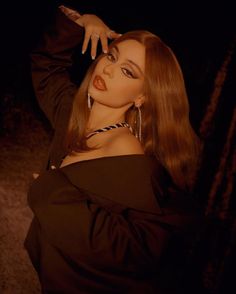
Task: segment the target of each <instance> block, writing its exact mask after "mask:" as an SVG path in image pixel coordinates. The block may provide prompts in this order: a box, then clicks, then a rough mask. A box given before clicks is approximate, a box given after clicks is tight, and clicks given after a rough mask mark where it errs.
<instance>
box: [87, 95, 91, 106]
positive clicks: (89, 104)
mask: <svg viewBox="0 0 236 294" xmlns="http://www.w3.org/2000/svg"><path fill="white" fill-rule="evenodd" d="M88 108H89V109H91V96H90V94H89V93H88Z"/></svg>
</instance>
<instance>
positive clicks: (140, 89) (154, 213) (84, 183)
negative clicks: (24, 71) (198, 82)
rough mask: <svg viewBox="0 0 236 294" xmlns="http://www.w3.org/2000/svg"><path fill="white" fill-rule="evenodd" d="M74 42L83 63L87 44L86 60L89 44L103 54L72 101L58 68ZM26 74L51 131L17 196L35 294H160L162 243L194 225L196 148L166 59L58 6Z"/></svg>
mask: <svg viewBox="0 0 236 294" xmlns="http://www.w3.org/2000/svg"><path fill="white" fill-rule="evenodd" d="M83 38H84V41H83V45H82V52H83V53H84V52H85V51H86V50H87V47H88V44H89V42H90V41H91V57H92V59H95V56H96V50H97V45H98V42H99V41H100V42H101V46H102V50H103V53H102V54H101V55H100V56H99V57H97V59H96V60H95V61H94V62H93V63H92V65H91V67H90V68H89V70H88V72H87V74H86V76H85V78H84V80H83V82H82V83H81V85H80V87H79V89H78V90H77V87H76V86H75V85H74V84H73V83H72V82H71V81H70V78H69V73H68V69H69V68H70V66H71V64H72V54H73V52H74V51H73V50H74V49H75V48H76V47H77V45H78V44H79V43H80V42H81V41H82V39H83ZM108 39H114V41H113V42H112V43H111V44H109V46H108ZM32 74H33V84H34V89H35V92H36V95H37V98H38V101H39V104H40V106H41V107H42V109H43V110H44V112H45V114H46V115H47V117H48V119H49V120H50V122H51V124H52V126H53V128H54V129H55V135H54V138H53V141H52V145H51V148H50V153H49V159H48V162H47V166H46V170H44V171H42V173H41V174H40V176H39V177H37V179H36V180H35V181H34V182H33V183H32V185H31V187H30V189H29V194H28V201H29V205H30V207H31V209H32V210H33V212H34V214H35V217H34V219H33V221H32V224H31V227H30V229H29V232H28V235H27V238H26V241H25V246H26V249H27V250H28V252H29V255H30V258H31V260H32V263H33V265H34V266H35V268H36V270H37V272H38V275H39V278H40V281H41V285H42V291H43V293H163V292H162V291H164V290H163V289H162V287H163V286H161V280H160V277H161V272H162V269H163V265H164V264H165V256H166V255H168V254H167V252H168V248H169V244H174V243H173V242H174V241H173V240H174V239H175V238H174V236H179V235H181V233H182V232H184V231H186V229H187V228H188V227H189V226H192V225H193V224H194V223H195V221H196V219H197V217H196V216H195V212H194V205H193V199H192V198H191V196H190V195H189V194H190V193H189V191H191V188H192V187H193V183H194V177H195V175H196V169H197V162H198V159H199V143H198V139H197V136H196V135H195V133H194V131H193V129H192V128H191V126H190V123H189V118H188V112H189V109H188V108H189V106H188V101H187V96H186V91H185V87H184V81H183V77H182V73H181V69H180V67H179V65H178V62H177V60H176V58H175V56H174V54H173V53H172V51H171V49H170V48H168V47H167V46H166V45H165V44H164V43H163V42H162V41H161V40H160V38H158V37H157V36H155V35H153V34H152V33H150V32H147V31H133V32H128V33H126V34H123V35H119V34H117V33H115V32H114V31H111V30H110V29H109V27H107V26H106V25H105V24H104V22H103V21H102V20H101V19H99V18H98V17H97V16H95V15H88V14H85V15H80V14H79V13H78V12H76V11H74V10H72V9H69V8H67V7H64V6H61V7H60V9H59V10H58V13H57V15H56V20H55V24H54V26H53V27H52V28H51V29H50V30H49V31H48V32H47V33H45V35H44V37H43V40H42V42H41V44H40V46H38V47H37V48H36V49H35V50H34V52H33V53H32ZM72 104H73V105H72ZM175 249H176V248H175ZM178 254H179V252H178V253H177V255H178ZM157 291H158V292H157Z"/></svg>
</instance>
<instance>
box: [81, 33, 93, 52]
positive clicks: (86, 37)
mask: <svg viewBox="0 0 236 294" xmlns="http://www.w3.org/2000/svg"><path fill="white" fill-rule="evenodd" d="M90 37H91V33H90V32H88V31H87V30H86V31H85V35H84V41H83V45H82V54H84V53H85V51H86V50H87V48H88V43H89V41H90Z"/></svg>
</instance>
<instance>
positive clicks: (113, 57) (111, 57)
mask: <svg viewBox="0 0 236 294" xmlns="http://www.w3.org/2000/svg"><path fill="white" fill-rule="evenodd" d="M107 59H108V60H110V61H111V62H115V61H116V59H115V56H114V55H113V54H112V53H110V52H109V53H107Z"/></svg>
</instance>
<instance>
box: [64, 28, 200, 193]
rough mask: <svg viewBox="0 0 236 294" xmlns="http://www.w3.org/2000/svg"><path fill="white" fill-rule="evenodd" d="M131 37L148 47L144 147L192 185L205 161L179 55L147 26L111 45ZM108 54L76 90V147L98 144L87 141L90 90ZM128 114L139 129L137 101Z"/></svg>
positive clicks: (71, 144)
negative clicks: (94, 72) (193, 124)
mask: <svg viewBox="0 0 236 294" xmlns="http://www.w3.org/2000/svg"><path fill="white" fill-rule="evenodd" d="M125 40H136V41H138V42H139V43H141V44H143V45H144V47H145V53H146V54H145V79H144V95H145V101H144V103H143V104H142V106H141V111H142V146H143V149H144V152H145V154H147V155H151V156H154V157H155V158H156V159H157V160H158V161H159V162H160V163H161V165H162V166H163V167H164V168H165V169H166V170H167V172H168V173H169V175H170V176H171V178H172V180H173V182H174V183H175V184H176V185H177V186H178V187H180V188H181V189H184V190H186V189H187V190H189V189H190V190H191V188H192V187H193V186H194V182H195V177H196V173H197V169H198V166H199V157H200V156H199V155H200V141H199V138H198V136H197V135H196V133H195V132H194V130H193V128H192V126H191V124H190V121H189V103H188V97H187V93H186V88H185V83H184V78H183V73H182V70H181V68H180V65H179V63H178V61H177V58H176V57H175V55H174V53H173V51H172V50H171V49H170V48H169V47H168V46H167V45H166V44H165V43H164V42H163V41H162V40H161V39H160V38H159V37H158V36H156V35H154V34H152V33H151V32H148V31H144V30H136V31H131V32H128V33H125V34H123V35H122V36H121V37H120V38H118V39H116V40H114V41H113V42H112V43H111V44H110V45H109V47H110V48H112V47H113V46H114V45H115V44H118V43H120V42H123V41H125ZM103 56H104V55H103V54H101V55H100V56H99V57H98V58H97V59H96V61H95V62H94V63H93V64H92V65H91V66H90V68H89V69H88V71H87V73H86V76H85V78H84V80H83V82H82V83H81V85H80V87H79V90H78V92H77V94H76V96H75V99H74V103H73V107H72V113H71V117H70V122H69V128H68V132H67V136H66V142H67V148H69V150H70V151H77V152H84V151H88V150H94V149H96V148H90V147H88V146H87V143H86V136H85V135H86V125H87V122H88V118H89V110H88V107H87V93H88V85H89V81H90V78H91V75H92V73H93V70H94V68H95V66H96V64H97V62H98V61H99V60H100V59H101V58H102V57H103ZM125 118H126V121H127V122H128V123H129V124H130V125H131V127H132V128H133V129H134V130H136V132H137V126H136V107H135V106H134V105H133V106H131V107H130V108H129V109H128V110H127V112H126V114H125Z"/></svg>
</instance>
